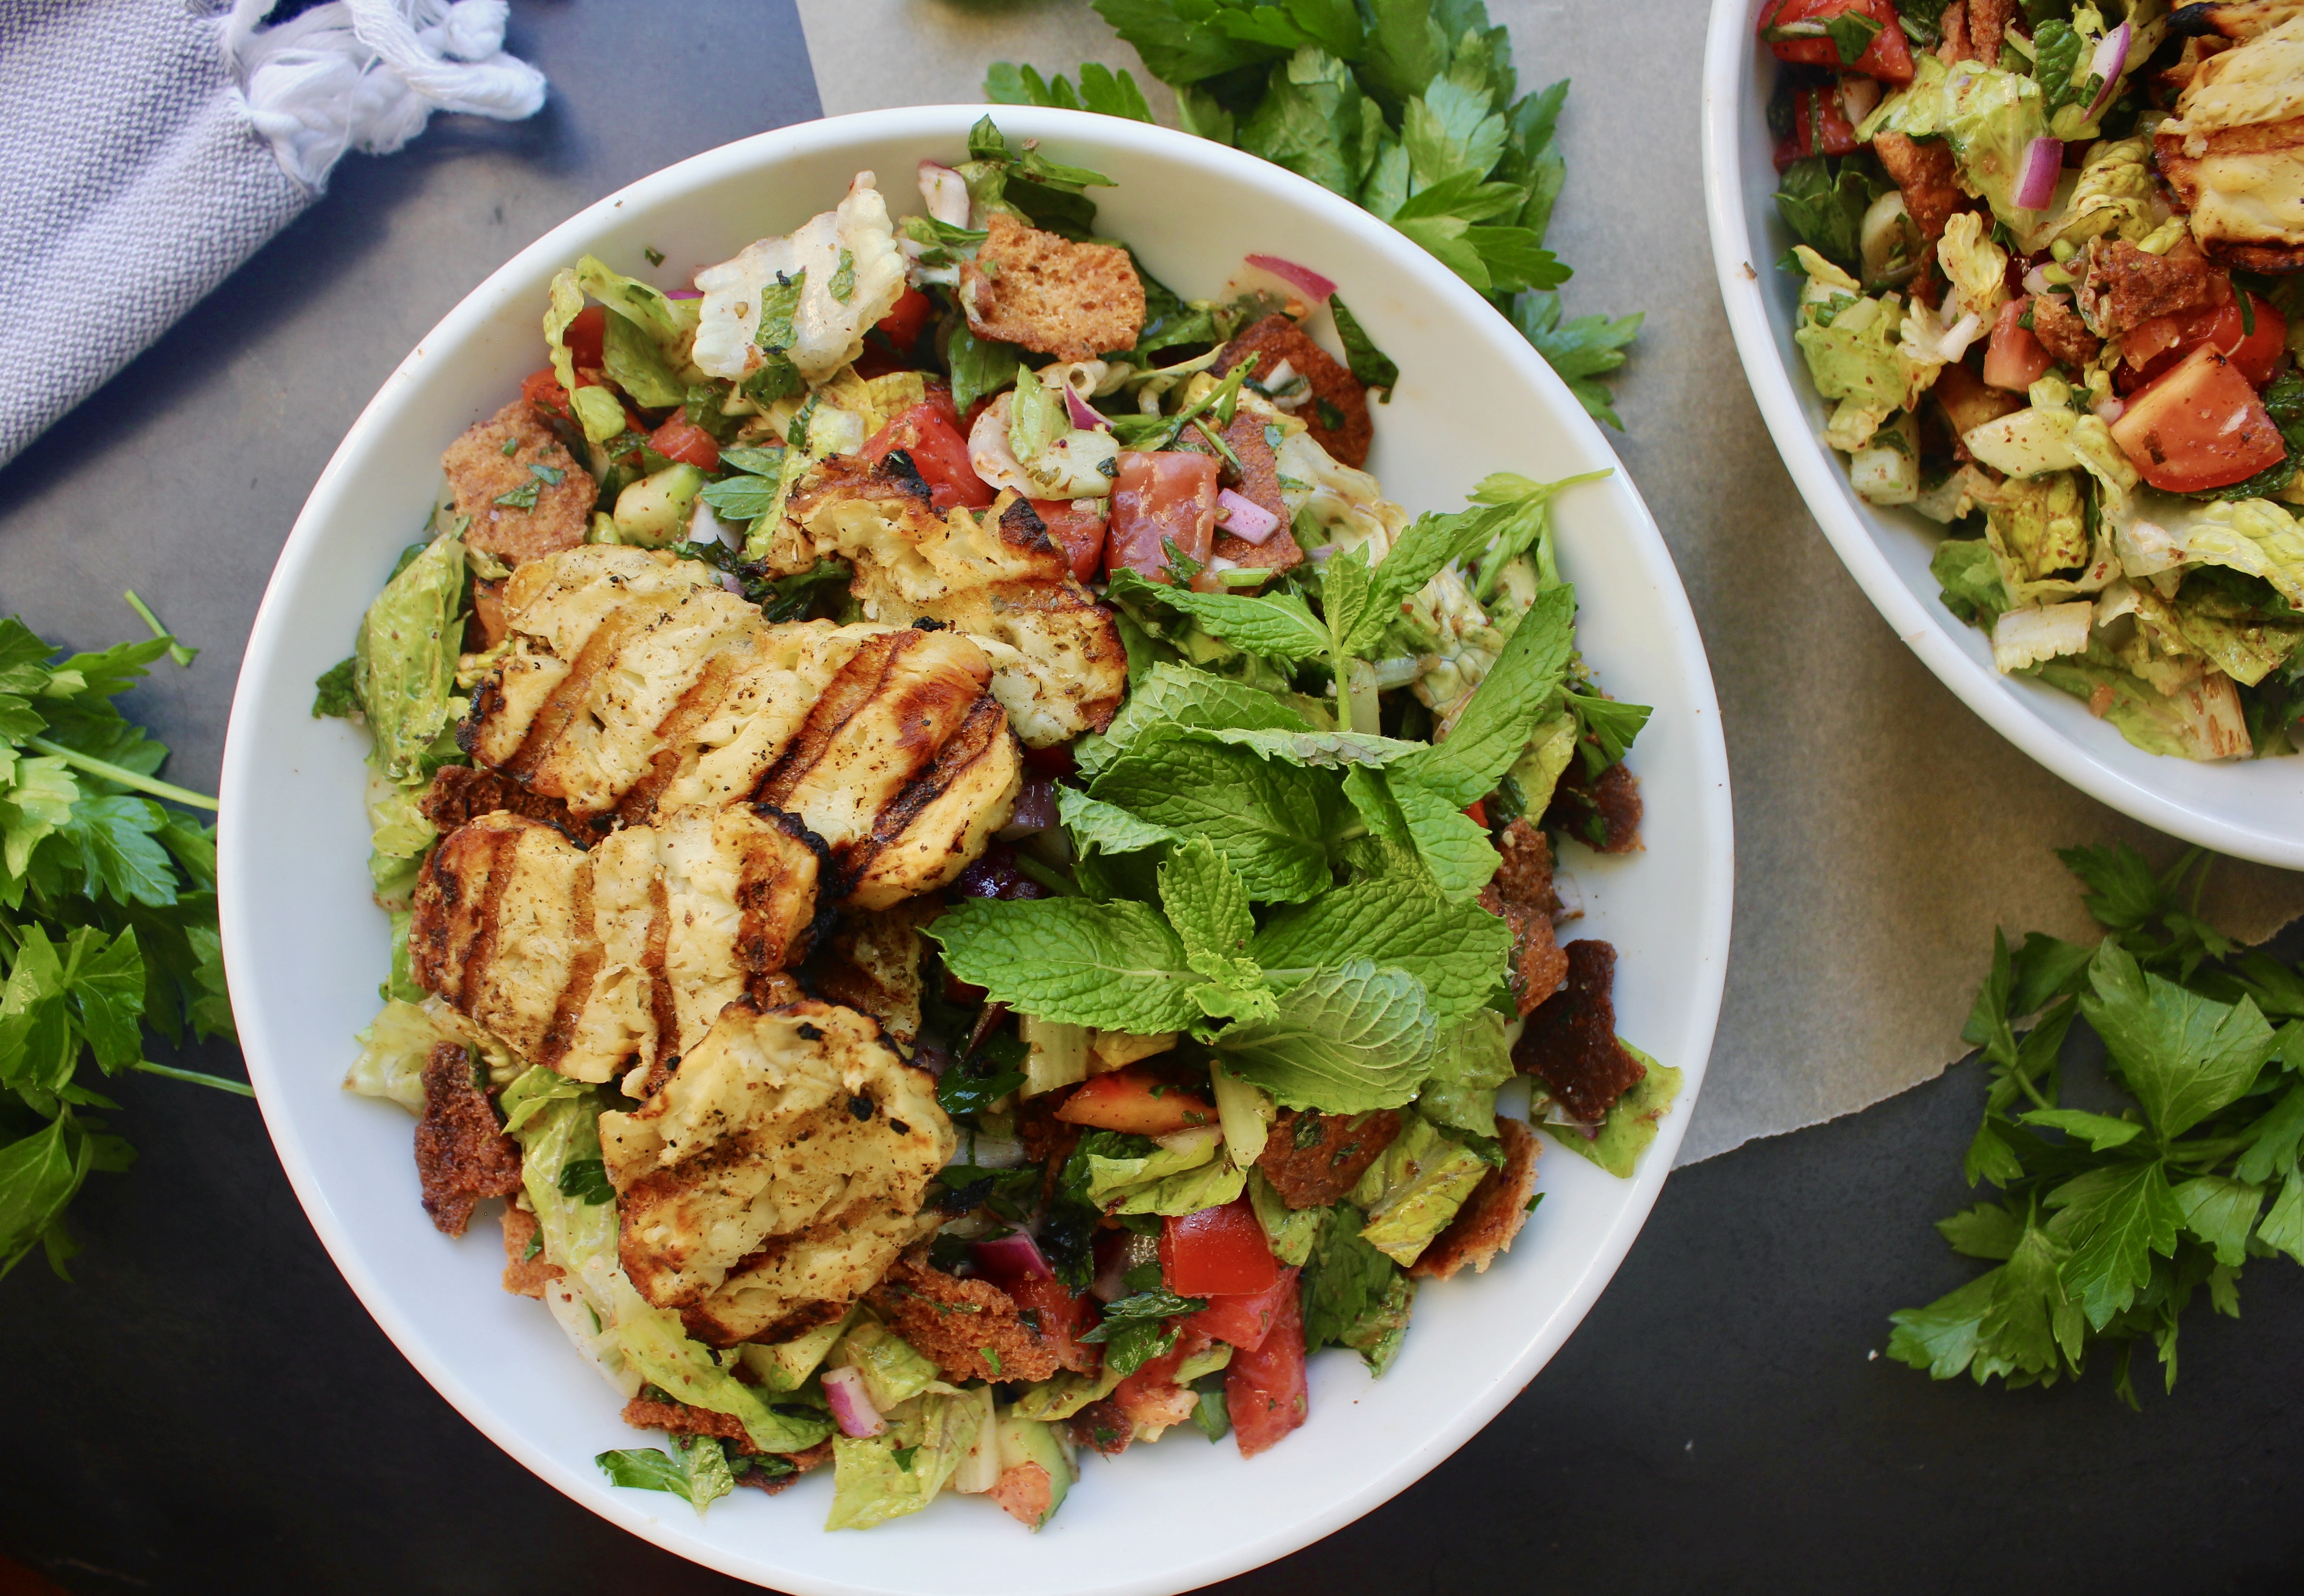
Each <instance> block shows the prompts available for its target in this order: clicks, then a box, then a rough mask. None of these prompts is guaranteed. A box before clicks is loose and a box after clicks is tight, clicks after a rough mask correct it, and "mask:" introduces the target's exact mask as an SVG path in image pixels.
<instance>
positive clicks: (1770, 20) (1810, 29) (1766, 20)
mask: <svg viewBox="0 0 2304 1596" xmlns="http://www.w3.org/2000/svg"><path fill="white" fill-rule="evenodd" d="M1843 12H1854V13H1858V14H1859V15H1860V16H1861V17H1863V18H1864V19H1865V20H1867V21H1871V22H1873V23H1876V24H1877V26H1878V31H1877V32H1876V33H1875V34H1874V35H1873V36H1872V42H1871V43H1870V44H1868V45H1867V46H1865V47H1864V53H1863V54H1862V55H1859V56H1858V57H1857V58H1856V59H1855V60H1854V61H1852V62H1849V63H1842V61H1841V59H1840V46H1839V43H1838V41H1836V40H1835V39H1834V38H1833V37H1832V36H1831V35H1830V34H1829V33H1826V32H1825V24H1826V23H1828V22H1830V21H1832V19H1833V18H1834V17H1836V16H1839V15H1840V14H1842V13H1843ZM1760 37H1761V38H1764V39H1766V40H1767V43H1768V48H1769V49H1770V50H1771V51H1772V52H1774V53H1775V57H1776V59H1777V60H1779V61H1804V62H1807V63H1808V64H1810V65H1812V66H1835V67H1836V66H1841V65H1842V64H1845V65H1846V66H1847V67H1848V69H1849V70H1850V71H1851V72H1862V73H1863V74H1864V75H1865V76H1866V77H1868V78H1877V79H1879V80H1881V81H1882V82H1884V83H1909V82H1910V81H1911V80H1912V49H1911V46H1910V44H1909V43H1908V42H1907V41H1906V39H1905V38H1904V30H1903V28H1902V25H1901V24H1900V23H1899V22H1898V21H1896V5H1895V0H1783V4H1779V5H1774V6H1770V7H1768V8H1767V9H1766V10H1764V11H1762V12H1761V13H1760Z"/></svg>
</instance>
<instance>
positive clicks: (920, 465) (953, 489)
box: [864, 388, 999, 510]
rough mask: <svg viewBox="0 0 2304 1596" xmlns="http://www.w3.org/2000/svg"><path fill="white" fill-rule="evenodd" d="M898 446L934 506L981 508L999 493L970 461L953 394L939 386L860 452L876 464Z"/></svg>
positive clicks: (942, 508)
mask: <svg viewBox="0 0 2304 1596" xmlns="http://www.w3.org/2000/svg"><path fill="white" fill-rule="evenodd" d="M899 449H901V450H902V451H903V452H905V453H906V454H907V455H909V456H910V457H911V462H912V469H914V470H915V471H918V472H919V474H920V479H921V480H922V481H923V482H926V483H927V484H928V491H929V493H930V494H932V495H933V497H932V500H931V502H933V503H934V504H935V505H936V508H937V509H938V510H949V509H951V508H952V507H953V505H955V504H964V505H966V506H967V507H968V508H969V509H970V510H981V509H983V508H984V507H985V506H986V505H987V504H989V503H991V502H992V501H993V500H994V499H995V498H997V497H998V496H999V495H997V494H995V493H994V492H993V491H992V489H991V487H990V486H988V485H987V484H986V482H985V481H984V479H983V478H982V477H978V476H977V474H976V472H975V470H974V469H973V468H971V467H970V465H969V463H968V440H967V439H966V438H963V437H962V436H961V435H960V427H959V425H958V423H957V419H956V418H954V417H953V411H952V396H951V395H950V394H948V393H944V391H943V390H942V389H940V388H939V389H936V390H932V391H931V392H930V393H929V395H928V398H926V399H924V400H922V401H920V402H919V403H918V404H916V405H914V406H913V407H912V408H911V410H906V411H905V412H904V413H903V414H902V415H901V416H898V417H897V418H895V419H894V421H891V422H889V423H888V425H887V426H884V427H882V428H881V429H880V430H879V431H878V432H876V433H874V434H873V435H871V436H870V437H869V438H868V439H866V440H865V443H864V458H865V459H866V460H869V461H871V462H872V463H873V464H874V465H876V466H877V465H878V464H879V463H880V462H881V461H882V460H885V459H886V458H887V457H888V456H889V455H890V454H891V453H893V452H895V451H896V450H899Z"/></svg>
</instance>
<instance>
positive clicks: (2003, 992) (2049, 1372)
mask: <svg viewBox="0 0 2304 1596" xmlns="http://www.w3.org/2000/svg"><path fill="white" fill-rule="evenodd" d="M2057 857H2060V858H2062V859H2063V861H2064V863H2065V865H2066V866H2068V867H2069V868H2070V869H2071V872H2072V873H2073V874H2075V875H2077V876H2078V877H2080V882H2081V883H2082V884H2083V885H2084V886H2085V887H2086V888H2087V892H2086V894H2085V896H2084V897H2083V899H2082V901H2083V902H2084V903H2085V904H2086V906H2087V908H2088V913H2089V914H2090V915H2091V916H2093V917H2094V918H2095V919H2096V923H2097V924H2098V925H2102V926H2103V927H2104V928H2105V932H2106V935H2105V938H2104V940H2103V941H2102V942H2098V943H2097V944H2096V947H2095V948H2094V949H2093V950H2091V949H2088V948H2084V947H2080V946H2078V945H2076V944H2074V943H2071V942H2063V941H2062V940H2060V939H2058V938H2056V937H2053V936H2047V935H2045V934H2043V933H2039V932H2033V933H2030V934H2029V935H2028V936H2026V937H2025V939H2024V941H2023V944H2022V945H2021V946H2020V947H2019V948H2015V949H2011V948H2010V947H2009V945H2008V942H2007V939H2006V938H2005V937H2004V936H2000V935H1998V934H1997V933H1995V939H1994V941H1995V946H1994V950H1993V961H1992V971H1991V974H1990V975H1987V976H1986V979H1985V983H1984V985H1983V988H1982V990H1980V991H1979V992H1978V993H1977V998H1976V1006H1975V1009H1974V1010H1973V1012H1972V1013H1971V1014H1970V1015H1969V1022H1968V1027H1967V1029H1966V1030H1965V1031H1964V1032H1963V1033H1962V1034H1963V1035H1964V1036H1965V1037H1966V1038H1967V1040H1968V1041H1969V1042H1970V1043H1976V1044H1978V1045H1979V1046H1981V1047H1982V1048H1983V1050H1984V1058H1985V1060H1986V1063H1987V1064H1988V1065H1989V1067H1990V1070H1991V1075H1990V1085H1989V1087H1988V1088H1987V1090H1986V1096H1985V1108H1984V1118H1983V1123H1982V1124H1981V1125H1979V1126H1978V1128H1977V1132H1976V1136H1975V1138H1974V1140H1973V1141H1971V1142H1970V1144H1969V1151H1968V1158H1967V1174H1968V1178H1969V1184H1970V1185H1974V1184H1975V1183H1976V1182H1977V1181H1978V1180H1979V1179H1980V1180H1983V1181H1986V1182H1988V1183H1989V1184H1991V1185H1993V1186H1997V1187H1998V1188H1999V1189H2000V1191H2001V1193H2002V1200H2001V1201H2000V1202H1997V1203H1978V1205H1977V1206H1975V1207H1973V1208H1970V1209H1969V1210H1968V1211H1966V1212H1962V1213H1957V1214H1954V1215H1953V1216H1952V1217H1951V1218H1950V1219H1947V1220H1941V1221H1939V1222H1938V1224H1937V1226H1936V1228H1937V1229H1939V1230H1940V1231H1942V1232H1943V1233H1944V1239H1945V1240H1947V1241H1949V1242H1950V1243H1951V1244H1952V1248H1953V1250H1954V1251H1956V1252H1959V1253H1962V1254H1967V1255H1968V1256H1969V1257H1974V1258H1985V1259H1989V1260H1992V1261H1993V1262H1995V1264H1996V1267H1995V1268H1993V1269H1991V1270H1989V1271H1986V1272H1985V1273H1983V1274H1981V1275H1979V1276H1978V1277H1977V1278H1976V1279H1973V1280H1971V1281H1969V1283H1968V1284H1967V1285H1965V1286H1962V1287H1961V1288H1960V1289H1958V1290H1956V1291H1954V1292H1952V1293H1951V1294H1950V1295H1948V1296H1944V1297H1941V1298H1939V1299H1937V1300H1936V1302H1933V1303H1931V1304H1929V1305H1927V1307H1925V1308H1911V1309H1906V1310H1905V1311H1904V1312H1902V1313H1895V1314H1893V1315H1891V1318H1892V1320H1893V1323H1894V1324H1895V1326H1896V1329H1895V1332H1894V1334H1893V1336H1892V1337H1891V1338H1890V1339H1889V1343H1888V1352H1889V1355H1890V1356H1892V1357H1894V1358H1898V1359H1900V1360H1902V1362H1904V1363H1907V1364H1911V1365H1912V1366H1913V1367H1914V1368H1918V1369H1926V1370H1927V1372H1929V1373H1930V1374H1932V1375H1934V1376H1935V1377H1936V1379H1939V1380H1949V1379H1951V1378H1952V1377H1953V1376H1955V1375H1958V1374H1960V1373H1961V1372H1967V1373H1969V1375H1971V1376H1973V1377H1974V1379H1975V1380H1976V1381H1977V1383H1978V1384H1979V1385H1980V1384H1982V1383H1984V1382H1985V1381H1987V1380H1989V1379H1990V1378H1992V1377H1993V1376H1994V1375H1995V1374H1996V1375H1999V1376H2000V1377H2001V1378H2002V1379H2003V1380H2004V1381H2007V1383H2008V1384H2010V1385H2011V1386H2024V1385H2032V1384H2036V1383H2037V1384H2042V1385H2053V1384H2054V1383H2055V1381H2058V1380H2061V1379H2065V1378H2075V1379H2076V1378H2078V1377H2079V1375H2080V1373H2081V1372H2082V1371H2083V1369H2084V1368H2085V1366H2086V1364H2087V1362H2088V1357H2089V1356H2090V1355H2091V1354H2094V1353H2097V1352H2099V1351H2101V1352H2105V1353H2107V1354H2108V1355H2111V1356H2112V1357H2113V1359H2114V1363H2113V1369H2114V1375H2113V1389H2115V1391H2116V1392H2117V1393H2118V1395H2119V1396H2120V1398H2121V1399H2122V1401H2124V1402H2126V1403H2128V1404H2129V1406H2131V1407H2132V1406H2136V1405H2137V1402H2136V1390H2135V1386H2134V1383H2133V1381H2132V1378H2131V1372H2130V1355H2132V1353H2133V1352H2134V1350H2135V1348H2136V1346H2137V1344H2138V1343H2139V1342H2148V1343H2149V1344H2150V1345H2151V1347H2152V1348H2153V1350H2154V1351H2155V1352H2156V1355H2158V1357H2159V1359H2160V1363H2161V1366H2162V1369H2163V1372H2164V1383H2165V1385H2166V1387H2167V1389H2171V1390H2173V1389H2174V1388H2175V1384H2176V1366H2177V1365H2176V1344H2177V1330H2178V1326H2179V1322H2180V1321H2181V1315H2182V1313H2183V1312H2184V1310H2185V1308H2186V1307H2187V1306H2188V1305H2190V1303H2191V1301H2192V1300H2193V1298H2194V1296H2196V1295H2197V1294H2198V1293H2199V1292H2200V1291H2202V1290H2205V1291H2206V1292H2207V1297H2208V1302H2209V1304H2210V1305H2211V1306H2212V1307H2213V1308H2214V1309H2215V1312H2217V1313H2228V1314H2232V1315H2233V1316H2234V1317H2237V1316H2238V1315H2239V1313H2240V1293H2239V1281H2240V1266H2241V1265H2242V1264H2243V1263H2244V1262H2247V1260H2248V1259H2249V1258H2251V1257H2256V1258H2268V1257H2271V1256H2273V1255H2274V1254H2281V1253H2284V1254H2287V1255H2288V1256H2289V1257H2290V1258H2291V1259H2294V1260H2296V1261H2297V1262H2304V1174H2300V1172H2299V1170H2298V1149H2299V1146H2300V1144H2304V1023H2299V1022H2300V1021H2304V975H2300V974H2299V972H2298V971H2297V970H2296V969H2295V968H2293V967H2290V966H2288V965H2285V964H2283V963H2281V962H2280V961H2279V960H2278V959H2276V958H2273V957H2272V956H2271V955H2270V954H2268V953H2266V952H2263V951H2261V950H2256V951H2249V952H2241V951H2240V950H2238V949H2237V948H2236V947H2235V945H2234V944H2233V943H2232V942H2230V941H2228V940H2227V939H2225V938H2224V937H2222V936H2220V935H2218V934H2217V933H2215V931H2214V930H2213V929H2211V928H2210V927H2209V926H2208V925H2207V924H2206V923H2204V922H2203V921H2202V920H2201V919H2200V918H2199V916H2198V894H2199V887H2200V882H2201V878H2202V877H2203V875H2204V874H2205V873H2206V872H2207V867H2208V865H2209V863H2210V861H2209V859H2208V858H2207V857H2204V856H2203V855H2202V854H2201V853H2200V851H2199V850H2198V849H2194V850H2192V851H2191V852H2190V853H2187V854H2186V855H2184V857H2182V858H2181V859H2180V860H2178V861H2177V863H2176V864H2175V865H2174V866H2173V867H2172V868H2170V869H2169V870H2168V871H2167V872H2165V873H2164V874H2158V875H2156V874H2154V873H2153V871H2152V869H2151V867H2150V866H2148V865H2147V864H2146V863H2145V861H2144V859H2143V858H2142V857H2141V856H2139V854H2137V853H2136V852H2135V851H2134V850H2133V849H2129V848H2125V847H2122V848H2117V849H2095V848H2077V849H2067V850H2065V851H2063V852H2062V853H2060V854H2059V855H2058V856H2057ZM2034 1016H2037V1019H2036V1020H2035V1021H2034V1023H2033V1025H2032V1026H2031V1027H2030V1028H2029V1030H2026V1031H2023V1032H2021V1033H2020V1032H2019V1031H2018V1030H2017V1029H2016V1026H2017V1025H2018V1024H2019V1023H2020V1021H2022V1020H2024V1019H2025V1018H2029V1017H2034ZM2073 1026H2085V1027H2088V1028H2089V1029H2092V1030H2093V1031H2094V1032H2095V1033H2096V1035H2097V1036H2098V1037H2099V1038H2101V1039H2102V1041H2103V1043H2104V1046H2105V1056H2106V1073H2107V1074H2108V1075H2109V1076H2110V1077H2112V1079H2113V1082H2114V1083H2115V1084H2116V1085H2119V1086H2120V1087H2121V1088H2122V1089H2123V1090H2124V1092H2125V1094H2126V1095H2127V1098H2128V1102H2127V1103H2126V1104H2124V1105H2122V1106H2121V1107H2120V1108H2119V1109H2118V1111H2116V1112H2097V1111H2096V1110H2087V1109H2080V1108H2075V1107H2068V1106H2065V1105H2064V1104H2063V1102H2061V1101H2060V1096H2059V1088H2060V1086H2061V1084H2062V1076H2061V1070H2060V1066H2059V1058H2060V1055H2061V1053H2062V1051H2063V1044H2064V1042H2065V1039H2066V1036H2067V1034H2069V1033H2070V1032H2071V1029H2072V1027H2073ZM2267 1203H2268V1206H2267Z"/></svg>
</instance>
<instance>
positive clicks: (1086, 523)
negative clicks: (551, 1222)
mask: <svg viewBox="0 0 2304 1596" xmlns="http://www.w3.org/2000/svg"><path fill="white" fill-rule="evenodd" d="M1083 504H1085V505H1087V506H1088V508H1087V509H1085V510H1083V509H1081V508H1080V506H1081V505H1083ZM1032 508H1033V509H1034V510H1036V511H1038V512H1039V516H1040V519H1041V520H1042V521H1043V522H1045V523H1046V526H1047V528H1048V538H1049V541H1050V542H1052V543H1054V544H1055V545H1056V546H1057V547H1058V548H1060V549H1062V550H1063V552H1064V557H1065V558H1066V559H1068V560H1070V561H1071V562H1072V575H1073V576H1075V577H1077V578H1080V580H1081V581H1083V582H1085V581H1087V580H1088V578H1090V577H1093V576H1094V575H1096V568H1097V566H1098V565H1100V564H1102V563H1103V562H1104V506H1103V504H1102V502H1099V501H1097V500H1095V499H1035V500H1033V501H1032Z"/></svg>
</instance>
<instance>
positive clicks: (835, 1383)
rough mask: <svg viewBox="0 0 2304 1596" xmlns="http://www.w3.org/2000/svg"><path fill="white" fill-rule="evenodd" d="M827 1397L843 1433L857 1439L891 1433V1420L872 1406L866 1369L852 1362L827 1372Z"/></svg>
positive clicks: (825, 1395)
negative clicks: (866, 1379)
mask: <svg viewBox="0 0 2304 1596" xmlns="http://www.w3.org/2000/svg"><path fill="white" fill-rule="evenodd" d="M824 1399H825V1401H826V1404H828V1405H829V1406H830V1407H831V1408H832V1419H833V1423H836V1424H838V1425H839V1426H840V1433H841V1434H843V1435H845V1436H847V1437H849V1438H850V1439H851V1440H869V1439H871V1438H872V1437H873V1436H876V1435H885V1433H887V1429H888V1421H887V1420H885V1419H884V1418H882V1417H881V1416H880V1410H879V1409H878V1408H877V1407H875V1406H872V1398H871V1396H870V1395H869V1393H868V1392H867V1391H866V1390H865V1389H864V1372H863V1371H862V1370H860V1369H858V1368H856V1367H854V1366H852V1365H843V1367H841V1368H838V1369H826V1371H825V1372H824Z"/></svg>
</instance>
